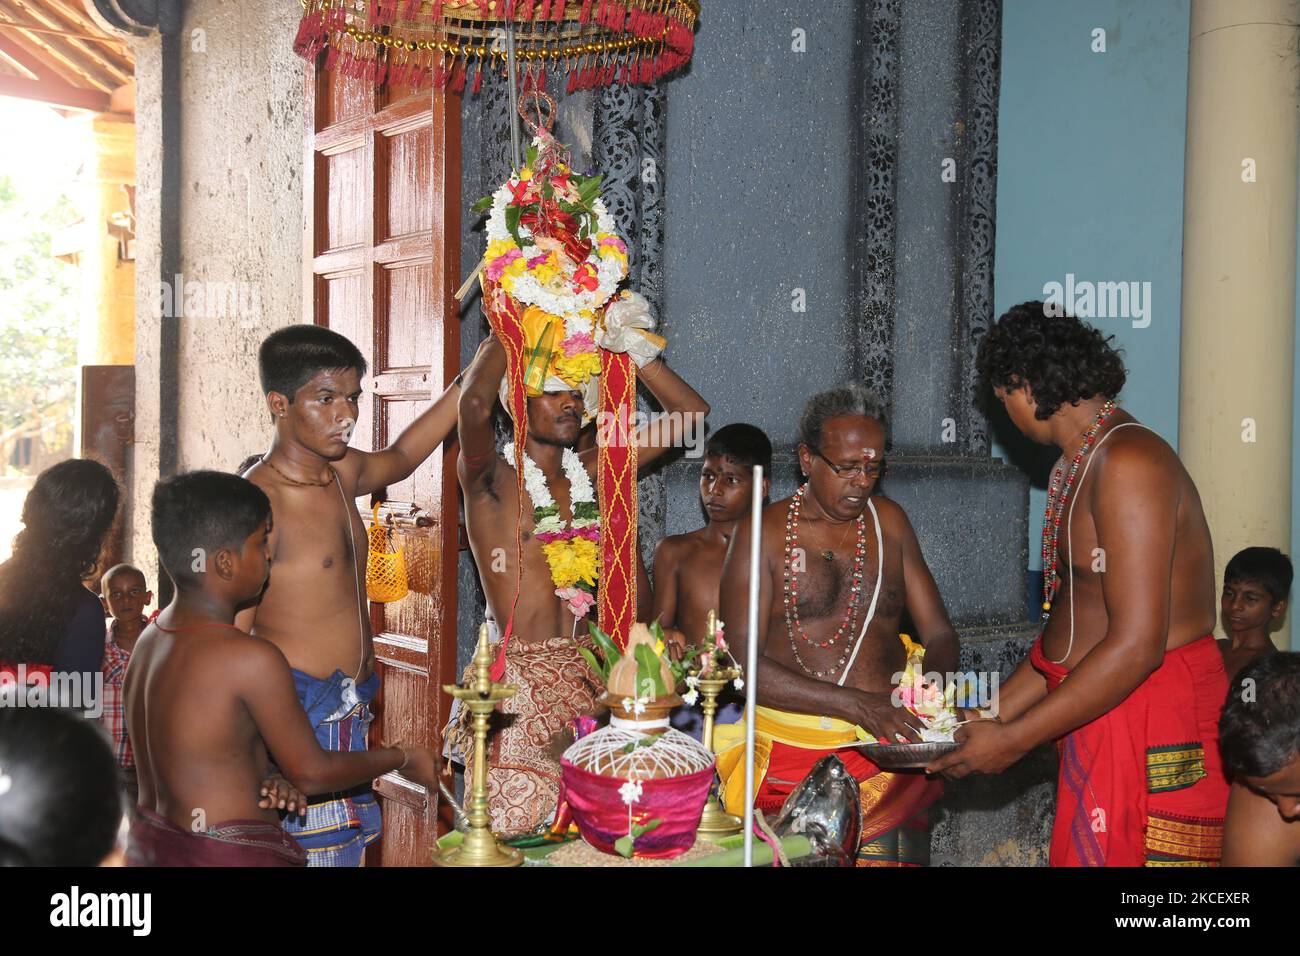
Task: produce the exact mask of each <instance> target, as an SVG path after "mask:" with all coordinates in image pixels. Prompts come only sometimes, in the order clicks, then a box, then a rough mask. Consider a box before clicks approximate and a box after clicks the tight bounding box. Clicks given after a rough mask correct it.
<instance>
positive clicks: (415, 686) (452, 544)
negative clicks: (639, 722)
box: [304, 69, 460, 866]
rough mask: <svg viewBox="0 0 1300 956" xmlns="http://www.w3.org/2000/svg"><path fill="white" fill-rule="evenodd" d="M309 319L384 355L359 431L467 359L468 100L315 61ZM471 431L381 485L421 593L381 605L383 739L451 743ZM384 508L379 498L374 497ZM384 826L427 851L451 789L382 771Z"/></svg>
mask: <svg viewBox="0 0 1300 956" xmlns="http://www.w3.org/2000/svg"><path fill="white" fill-rule="evenodd" d="M307 105H308V109H307V115H308V117H309V119H308V129H307V133H306V150H305V153H306V155H305V165H304V170H305V171H304V181H305V183H304V185H305V189H306V199H307V210H308V213H307V218H308V223H307V239H306V245H307V248H306V253H305V256H304V260H305V263H306V267H305V276H304V279H305V282H306V283H307V284H306V286H305V288H307V289H310V295H305V296H304V300H305V301H306V310H307V314H306V315H305V317H304V321H307V322H315V323H318V324H320V325H326V326H329V327H330V328H332V329H334V330H336V331H338V332H340V333H342V334H343V335H346V336H347V337H348V338H349V339H351V340H352V341H353V342H355V343H356V344H357V346H359V347H360V349H361V351H362V352H363V353H364V354H365V356H366V358H367V360H368V361H369V362H370V374H369V375H368V376H367V377H366V380H365V383H364V388H365V396H364V397H363V399H362V405H361V414H360V421H359V422H358V425H357V429H356V432H355V437H354V439H353V443H354V444H355V445H356V446H357V447H359V448H382V447H384V446H385V445H387V444H388V443H389V442H391V441H392V440H393V439H394V438H396V437H397V435H398V434H399V433H400V432H401V430H402V428H403V427H405V426H406V425H407V424H408V423H409V422H410V421H411V420H412V419H413V418H414V417H415V416H416V415H418V414H419V413H420V411H422V410H423V409H424V408H425V407H426V406H427V405H428V402H429V400H430V398H431V397H432V396H436V395H438V394H440V393H441V392H442V391H443V389H444V388H445V387H446V386H447V384H449V383H450V381H451V380H452V378H454V377H455V376H456V374H457V372H458V371H459V365H460V329H459V324H458V319H457V310H456V305H455V302H454V300H453V299H452V294H453V293H454V291H455V289H456V287H457V286H458V285H459V270H460V262H459V258H460V257H459V254H458V253H459V242H460V213H459V211H460V101H459V99H458V98H457V97H455V96H454V95H447V94H445V93H444V92H443V91H429V90H427V89H426V90H424V91H423V92H416V91H415V90H412V89H410V88H403V87H396V88H393V87H385V88H382V89H380V90H378V91H376V90H375V89H374V88H373V87H372V86H370V85H368V84H367V83H366V82H365V81H363V80H359V79H353V78H350V77H346V76H342V75H337V74H332V73H327V72H325V71H323V70H319V69H318V70H316V71H315V72H314V73H313V72H312V71H309V76H308V80H307ZM455 454H456V446H455V445H454V444H452V443H450V442H449V443H447V444H445V445H444V446H443V448H442V449H441V450H440V451H439V452H438V453H435V455H434V456H433V458H431V459H430V460H429V461H428V462H426V463H425V464H423V465H421V466H420V468H419V469H418V470H417V471H416V473H415V474H414V475H412V476H411V477H410V478H409V479H407V480H406V481H404V482H402V483H401V484H399V485H394V486H392V487H390V488H388V489H386V491H385V492H384V493H383V494H381V495H380V496H378V497H379V498H380V499H382V500H384V501H386V502H387V503H388V504H387V506H386V507H385V511H384V512H383V513H381V520H384V516H385V515H397V516H398V518H399V523H398V525H397V527H398V530H399V532H400V538H401V539H402V540H403V542H404V544H405V547H406V562H407V570H408V576H409V578H410V585H411V593H410V594H409V595H407V597H405V598H404V599H403V600H401V601H399V602H396V603H393V604H372V605H371V622H372V626H373V629H374V634H375V654H376V657H377V660H378V668H379V673H380V677H381V681H382V690H381V692H380V698H379V702H378V705H377V707H376V720H375V723H374V725H373V729H372V731H371V742H372V744H376V743H378V742H380V741H385V742H393V741H398V740H407V741H412V742H419V743H423V744H425V745H427V746H430V747H435V748H441V746H442V740H441V729H442V727H443V725H444V724H445V723H446V719H447V712H448V705H449V699H448V698H447V696H446V695H445V694H443V692H442V689H441V685H442V684H444V683H448V682H451V681H454V680H455V679H456V676H457V675H456V674H455V665H456V550H457V483H456V469H455ZM358 504H359V505H360V506H361V508H362V514H363V515H365V516H366V520H367V522H368V521H369V520H370V508H369V505H370V502H368V501H364V500H361V501H358ZM375 789H376V792H377V793H378V795H379V798H380V803H381V806H382V808H383V814H384V835H383V839H382V840H381V842H380V843H379V844H377V845H376V847H375V848H372V850H371V852H370V854H369V855H368V856H367V863H368V864H370V865H384V866H418V865H423V864H427V863H428V861H429V854H430V850H431V847H432V845H433V841H434V839H435V834H436V831H437V821H436V819H435V815H436V807H437V800H436V794H434V795H430V794H426V793H425V791H424V789H423V788H421V787H419V786H416V785H415V784H413V783H411V782H410V781H408V780H406V779H405V778H403V777H402V776H401V775H400V774H396V773H393V774H388V775H386V776H385V777H383V778H382V779H381V780H379V781H378V782H377V784H376V787H375Z"/></svg>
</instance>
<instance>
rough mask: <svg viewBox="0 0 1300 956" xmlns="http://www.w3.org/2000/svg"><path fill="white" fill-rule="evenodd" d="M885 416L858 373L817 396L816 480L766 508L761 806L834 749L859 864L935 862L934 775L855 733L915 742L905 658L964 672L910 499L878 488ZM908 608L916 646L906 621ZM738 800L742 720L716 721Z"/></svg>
mask: <svg viewBox="0 0 1300 956" xmlns="http://www.w3.org/2000/svg"><path fill="white" fill-rule="evenodd" d="M885 445H886V434H885V423H884V415H883V412H882V410H881V406H880V404H879V402H878V401H877V400H876V399H875V398H874V397H873V396H872V394H871V393H870V392H869V391H868V390H867V389H866V388H865V387H863V386H861V385H857V384H852V385H846V386H843V387H840V388H834V389H831V390H829V391H825V392H821V393H820V394H817V395H814V396H813V397H812V398H811V399H809V401H808V404H807V406H806V407H805V409H804V413H803V417H802V419H801V421H800V425H799V444H798V453H799V465H800V468H801V470H802V472H803V475H804V477H805V479H806V481H805V483H804V484H803V485H802V486H801V487H800V488H799V490H798V491H797V492H795V494H794V495H792V496H790V497H789V498H786V499H784V500H781V501H777V502H774V503H773V504H771V505H769V506H768V507H767V508H765V509H764V511H763V516H762V522H763V525H762V540H761V543H760V544H761V555H760V563H759V574H760V577H759V612H758V628H759V633H758V647H759V653H760V654H761V655H762V660H761V661H760V662H759V665H758V672H759V675H760V679H759V683H758V687H757V693H758V708H757V712H756V714H755V726H756V731H757V744H756V751H755V768H756V769H755V773H756V776H757V777H758V779H757V781H756V787H755V806H756V807H757V808H758V809H761V810H763V811H764V812H765V813H768V814H769V815H770V814H773V813H774V812H775V811H777V810H778V809H779V808H780V807H781V805H782V803H783V802H784V801H785V799H786V797H787V796H788V795H789V794H790V792H791V791H792V790H793V789H794V788H795V787H796V786H797V785H798V784H799V782H800V781H801V780H803V778H804V777H806V776H807V775H808V773H809V771H810V770H811V769H812V768H813V766H814V765H815V764H816V763H817V761H818V760H820V759H821V758H822V757H825V756H826V755H827V754H830V753H834V754H836V755H837V756H838V757H839V758H840V759H841V760H842V761H843V762H844V764H845V766H846V767H847V769H848V771H849V772H850V773H851V774H852V775H853V776H854V777H855V778H856V779H857V781H858V783H859V785H860V791H861V802H862V811H863V830H862V837H861V840H860V843H859V848H858V853H857V859H856V861H855V862H856V863H857V865H859V866H872V865H884V866H890V865H893V866H907V865H925V864H927V863H928V862H929V851H930V835H929V824H928V808H929V807H930V805H931V804H933V803H934V801H935V800H936V799H937V798H938V797H939V795H940V793H941V792H942V783H941V782H940V781H939V780H938V779H937V778H933V777H930V778H927V777H926V776H925V775H924V774H921V773H919V772H901V773H887V772H885V771H882V770H881V769H880V768H879V767H878V766H876V765H875V764H874V763H872V762H871V761H870V760H868V759H867V758H866V757H865V756H863V754H862V753H861V751H859V750H857V749H854V748H853V747H852V746H850V745H852V744H854V743H858V742H861V741H870V740H871V739H873V738H876V739H879V740H881V741H888V742H890V743H895V742H899V741H900V738H901V739H902V740H907V741H912V742H915V741H917V740H919V739H920V738H919V736H918V734H917V727H916V724H917V720H916V718H914V717H912V715H911V714H910V713H909V711H907V710H906V709H904V708H902V707H899V706H897V701H896V699H895V694H894V690H895V684H896V683H897V680H898V676H899V675H900V674H901V673H902V672H903V670H904V667H905V665H906V664H907V663H908V659H909V657H912V658H913V660H914V661H915V660H916V658H917V657H919V656H920V655H921V654H922V653H923V654H924V668H925V671H926V672H928V673H932V672H938V673H940V674H948V673H951V672H953V671H955V670H956V664H957V651H958V645H957V633H956V631H954V630H953V627H952V624H951V622H950V621H949V620H948V612H947V611H946V610H945V609H944V606H943V601H942V599H941V598H940V596H939V589H938V587H937V586H936V585H935V583H934V578H933V577H932V576H931V574H930V570H929V568H928V567H927V566H926V563H925V558H924V557H923V556H922V554H921V548H920V545H919V544H918V543H917V539H916V533H915V532H914V531H913V530H912V526H911V523H910V522H909V521H908V519H907V515H906V514H905V513H904V512H903V509H902V508H901V507H899V505H898V504H896V503H895V502H893V501H890V500H889V499H888V498H885V497H884V496H882V495H880V494H879V493H878V491H877V486H878V483H879V481H880V478H881V475H882V474H883V473H884V471H885ZM751 529H752V525H751V523H750V522H748V521H742V522H740V524H739V525H738V527H737V530H736V534H735V536H734V537H733V539H732V542H731V545H730V547H729V548H728V552H727V559H726V563H725V565H724V567H723V572H722V594H721V603H722V609H721V610H722V617H723V620H725V621H726V623H727V634H728V637H730V638H731V639H732V642H733V644H736V645H737V646H740V645H743V644H744V643H745V642H746V641H747V640H748V633H747V632H748V614H747V603H748V595H749V566H750V561H749V553H750V539H751V534H752V530H751ZM904 609H906V610H907V613H908V615H909V616H910V618H911V620H912V622H913V623H914V624H915V626H916V632H917V633H916V635H915V637H916V639H917V642H919V645H918V643H914V642H913V641H912V640H911V639H910V638H909V637H907V636H906V635H902V634H900V633H899V627H900V621H901V619H902V614H903V611H904ZM714 745H715V749H717V751H718V771H719V774H720V776H721V779H722V781H723V797H724V803H725V804H726V807H727V810H728V811H730V812H732V813H737V814H739V813H741V812H743V804H744V786H745V783H744V747H743V722H742V723H741V724H735V725H726V726H720V727H718V728H717V729H716V730H715V744H714Z"/></svg>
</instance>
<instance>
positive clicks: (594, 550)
mask: <svg viewBox="0 0 1300 956" xmlns="http://www.w3.org/2000/svg"><path fill="white" fill-rule="evenodd" d="M501 454H502V456H503V457H504V458H505V460H506V464H508V465H510V466H511V467H514V464H515V444H514V442H510V443H508V444H507V445H506V446H505V447H504V448H502V449H501ZM562 465H563V468H564V477H565V478H567V479H568V482H569V501H570V507H571V510H572V511H573V519H572V520H571V521H569V522H567V523H566V522H565V521H563V520H561V518H560V515H559V510H560V509H559V506H558V505H557V504H556V503H555V498H554V497H553V496H552V495H551V488H550V485H548V484H547V481H546V476H545V475H544V474H542V469H540V468H538V467H537V462H535V461H533V460H532V458H530V457H529V456H528V452H524V488H525V490H527V492H528V497H529V498H530V499H532V502H533V536H534V537H535V538H536V539H537V540H538V541H540V542H541V545H542V553H543V554H545V555H546V563H547V565H548V566H549V567H550V569H551V580H552V581H553V582H554V583H555V594H556V596H557V597H559V598H560V600H562V601H564V602H565V603H566V604H567V605H568V608H569V611H570V613H572V614H573V616H574V617H575V618H577V619H579V620H581V619H582V618H584V617H586V616H587V615H588V614H589V613H590V612H591V608H592V606H593V605H594V604H595V603H596V595H595V592H596V582H597V581H598V580H599V578H600V511H599V509H598V507H597V506H596V490H595V488H593V487H592V484H591V478H590V476H588V474H587V469H586V468H585V467H584V466H583V464H582V459H580V458H579V457H578V453H577V452H575V451H574V450H573V449H572V448H566V449H564V453H563V457H562Z"/></svg>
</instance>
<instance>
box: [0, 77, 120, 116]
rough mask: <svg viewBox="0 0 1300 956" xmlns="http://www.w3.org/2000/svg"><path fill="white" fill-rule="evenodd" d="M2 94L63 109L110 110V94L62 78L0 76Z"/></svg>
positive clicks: (101, 111) (0, 92)
mask: <svg viewBox="0 0 1300 956" xmlns="http://www.w3.org/2000/svg"><path fill="white" fill-rule="evenodd" d="M0 96H14V97H17V98H18V99H20V100H34V101H35V102H38V103H48V104H49V105H50V106H54V107H59V108H62V109H73V110H90V111H91V112H93V113H106V112H108V99H109V98H108V94H107V93H101V92H99V91H98V90H87V89H84V88H83V87H79V86H73V85H71V84H70V83H64V82H63V81H62V80H56V79H44V80H25V79H23V78H21V77H17V76H0Z"/></svg>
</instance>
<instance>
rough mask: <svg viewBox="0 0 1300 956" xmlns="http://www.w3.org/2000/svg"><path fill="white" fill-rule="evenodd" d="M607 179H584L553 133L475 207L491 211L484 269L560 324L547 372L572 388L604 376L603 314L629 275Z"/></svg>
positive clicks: (507, 289) (539, 316) (544, 316)
mask: <svg viewBox="0 0 1300 956" xmlns="http://www.w3.org/2000/svg"><path fill="white" fill-rule="evenodd" d="M600 182H601V177H600V176H580V175H578V174H576V173H574V172H573V171H572V170H571V169H570V168H569V166H568V165H567V162H566V157H565V155H564V153H563V151H562V150H561V149H560V148H559V146H558V144H556V142H555V140H554V139H553V138H552V137H551V136H550V135H549V134H547V133H539V134H538V136H537V137H536V138H535V139H534V140H533V144H532V147H531V148H530V149H529V150H528V154H527V159H526V163H525V165H524V167H523V168H522V169H520V170H517V171H516V172H515V173H514V174H513V175H512V176H511V177H510V179H509V180H507V181H506V182H505V183H504V184H503V185H502V186H501V188H499V189H498V190H497V191H496V192H494V193H493V194H492V195H491V196H485V197H483V198H482V199H480V200H479V201H478V203H476V204H475V206H474V208H475V210H476V211H479V212H482V211H484V210H488V209H490V210H491V211H490V213H489V215H488V221H487V239H488V244H487V252H486V253H485V254H484V257H483V270H484V274H485V275H486V276H487V278H488V279H490V280H492V281H493V282H496V283H497V284H498V285H500V286H501V288H502V289H503V290H504V291H505V292H506V293H507V294H508V295H510V296H511V297H512V298H513V299H515V300H516V301H518V302H519V303H520V304H521V305H523V306H525V307H532V309H531V310H530V311H532V310H536V311H535V312H534V315H535V316H536V318H535V319H533V320H532V321H533V322H534V323H536V322H537V321H538V320H540V321H541V322H544V323H545V322H549V323H554V324H555V329H556V331H555V334H554V339H553V342H552V343H551V344H549V345H548V346H547V350H548V351H549V352H550V353H551V354H550V355H549V356H546V358H547V359H548V361H547V362H545V363H544V365H545V367H546V368H548V369H549V371H550V372H551V373H552V374H554V375H555V376H556V377H558V378H560V379H562V380H563V381H564V382H565V383H566V384H567V385H569V386H570V387H572V388H581V387H582V386H583V385H584V384H586V382H587V380H588V379H590V378H591V377H593V376H596V375H599V374H600V356H599V353H598V352H597V351H596V336H597V332H598V330H599V329H598V323H599V321H600V310H601V309H602V308H603V307H604V305H605V304H606V303H607V302H608V301H609V299H610V297H611V296H612V295H613V294H614V292H615V290H616V289H617V288H618V284H619V283H620V282H622V281H623V279H624V278H626V277H627V271H628V256H627V245H626V244H625V243H624V242H623V240H622V239H620V238H619V237H618V234H617V233H616V232H615V229H616V226H615V224H614V218H613V217H612V216H611V215H610V214H609V211H608V210H607V209H606V208H605V204H604V203H603V202H601V200H600Z"/></svg>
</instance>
